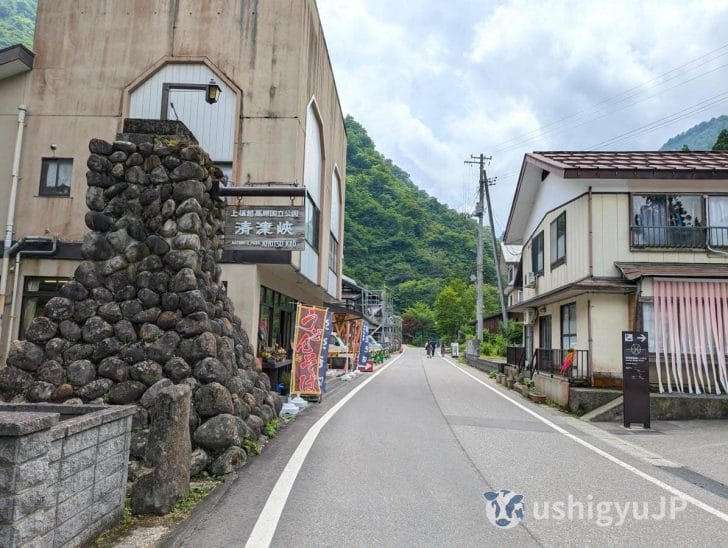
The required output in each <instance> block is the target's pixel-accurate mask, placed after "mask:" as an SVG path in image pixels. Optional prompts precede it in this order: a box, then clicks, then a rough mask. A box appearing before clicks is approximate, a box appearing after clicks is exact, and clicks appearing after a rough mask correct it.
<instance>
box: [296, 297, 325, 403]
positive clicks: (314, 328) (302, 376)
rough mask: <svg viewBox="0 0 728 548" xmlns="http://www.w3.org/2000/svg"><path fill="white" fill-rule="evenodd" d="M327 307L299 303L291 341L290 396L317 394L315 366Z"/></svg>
mask: <svg viewBox="0 0 728 548" xmlns="http://www.w3.org/2000/svg"><path fill="white" fill-rule="evenodd" d="M328 312H329V309H328V308H319V307H317V306H309V305H305V304H299V305H298V310H297V312H296V330H295V334H294V338H293V364H292V367H291V394H311V395H320V394H321V384H320V382H319V365H320V360H321V351H322V348H323V342H324V338H323V334H324V329H325V327H326V325H325V324H326V317H327V316H328Z"/></svg>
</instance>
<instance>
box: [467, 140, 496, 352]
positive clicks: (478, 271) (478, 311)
mask: <svg viewBox="0 0 728 548" xmlns="http://www.w3.org/2000/svg"><path fill="white" fill-rule="evenodd" d="M470 158H471V160H465V163H466V164H478V166H479V167H480V170H479V173H480V175H479V179H478V204H477V205H476V206H475V217H477V218H478V247H477V249H476V253H475V292H476V293H475V295H476V297H475V322H476V329H475V337H476V338H477V339H478V342H479V343H481V342H483V194H484V193H485V185H486V184H487V181H486V178H485V160H490V157H486V156H485V155H483V154H480V155H479V156H473V155H471V156H470Z"/></svg>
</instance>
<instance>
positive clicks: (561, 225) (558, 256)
mask: <svg viewBox="0 0 728 548" xmlns="http://www.w3.org/2000/svg"><path fill="white" fill-rule="evenodd" d="M550 244H551V267H552V268H553V267H555V266H559V265H561V264H564V263H565V262H566V212H565V211H564V212H563V213H562V214H561V215H559V216H558V217H557V218H556V220H555V221H553V222H552V223H551V240H550Z"/></svg>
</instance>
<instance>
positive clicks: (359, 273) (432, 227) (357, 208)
mask: <svg viewBox="0 0 728 548" xmlns="http://www.w3.org/2000/svg"><path fill="white" fill-rule="evenodd" d="M346 131H347V138H348V151H347V166H346V170H347V177H346V179H347V181H346V234H345V237H344V273H345V274H346V275H347V276H350V277H351V278H353V279H354V280H356V281H357V282H358V283H359V284H361V285H363V286H365V287H369V288H371V289H379V288H382V287H384V286H385V285H386V287H387V288H388V289H389V290H391V291H392V294H393V296H394V299H395V306H396V307H397V309H398V310H400V311H401V310H404V309H405V308H407V307H409V306H412V305H413V304H414V303H416V302H417V301H422V302H425V303H428V304H432V303H433V302H434V300H435V297H436V295H437V293H438V292H439V291H440V289H442V288H443V287H444V286H445V284H446V283H447V281H448V280H450V279H452V278H460V279H462V280H469V279H470V276H471V275H472V274H474V273H475V248H476V245H475V244H476V238H477V225H476V222H475V220H474V219H473V218H470V217H467V216H464V215H462V214H459V213H457V212H456V211H454V210H452V209H450V208H448V207H447V206H445V205H444V204H441V203H440V202H438V201H437V200H436V199H435V198H433V197H432V196H429V195H428V194H427V193H426V192H424V191H423V190H420V189H419V188H417V186H416V185H415V184H414V183H413V182H412V181H411V180H410V178H409V175H408V174H407V173H405V172H404V171H403V170H402V169H400V168H399V167H397V166H396V165H395V164H393V163H392V162H391V161H390V160H388V159H387V158H385V157H384V156H383V155H382V154H381V153H379V152H377V150H376V147H375V145H374V143H373V142H372V140H371V139H370V138H369V136H368V135H367V132H366V130H365V129H364V128H363V127H362V126H361V125H360V124H359V123H358V122H356V121H355V120H354V119H353V118H352V117H351V116H347V118H346ZM443 184H447V182H446V181H443ZM486 240H488V241H487V243H486V248H485V252H484V256H485V280H486V281H487V282H489V283H495V269H494V268H493V260H492V248H491V246H490V237H489V236H488V237H486Z"/></svg>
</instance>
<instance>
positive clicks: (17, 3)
mask: <svg viewBox="0 0 728 548" xmlns="http://www.w3.org/2000/svg"><path fill="white" fill-rule="evenodd" d="M37 7H38V0H0V49H2V48H6V47H8V46H12V45H15V44H23V45H24V46H25V47H27V48H28V49H32V47H33V32H34V31H35V10H36V8H37Z"/></svg>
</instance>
